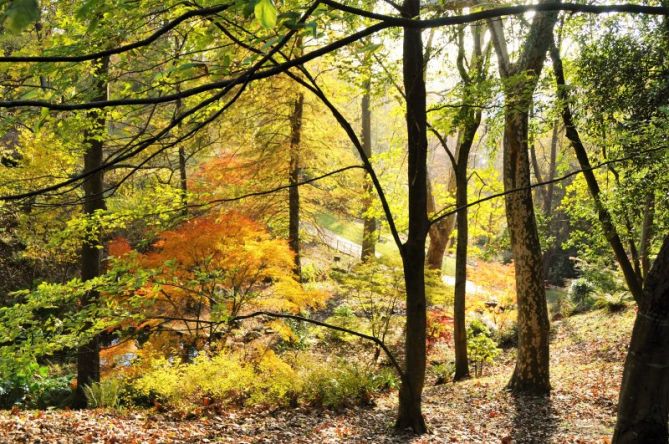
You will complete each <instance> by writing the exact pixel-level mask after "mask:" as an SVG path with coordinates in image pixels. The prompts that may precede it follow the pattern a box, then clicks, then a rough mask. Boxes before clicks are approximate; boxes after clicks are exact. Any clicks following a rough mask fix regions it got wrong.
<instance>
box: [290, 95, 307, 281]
mask: <svg viewBox="0 0 669 444" xmlns="http://www.w3.org/2000/svg"><path fill="white" fill-rule="evenodd" d="M303 112H304V94H303V93H302V92H300V93H299V94H298V95H297V98H296V99H295V103H294V105H293V112H292V114H291V116H290V166H289V168H290V171H289V173H288V178H289V183H290V184H291V185H292V186H291V187H290V188H289V189H288V244H289V245H290V248H291V250H293V253H294V254H295V268H294V271H295V274H296V275H297V277H298V278H299V277H300V276H301V275H302V265H301V259H300V189H299V187H298V186H297V184H298V183H299V180H300V142H301V140H302V114H303Z"/></svg>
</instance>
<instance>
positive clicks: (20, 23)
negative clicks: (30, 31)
mask: <svg viewBox="0 0 669 444" xmlns="http://www.w3.org/2000/svg"><path fill="white" fill-rule="evenodd" d="M39 16H40V9H39V4H38V3H37V0H12V1H11V2H10V3H9V7H8V8H7V10H6V11H5V21H4V25H5V28H6V29H8V30H9V31H10V32H13V33H19V32H21V31H23V30H24V29H25V28H26V27H28V25H30V24H31V23H34V22H36V21H37V20H38V19H39Z"/></svg>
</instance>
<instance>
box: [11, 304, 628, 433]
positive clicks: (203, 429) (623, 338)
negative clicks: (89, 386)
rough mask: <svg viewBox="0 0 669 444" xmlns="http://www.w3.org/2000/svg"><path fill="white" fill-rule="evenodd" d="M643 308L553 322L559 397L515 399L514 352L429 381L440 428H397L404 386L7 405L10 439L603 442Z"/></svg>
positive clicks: (429, 415)
mask: <svg viewBox="0 0 669 444" xmlns="http://www.w3.org/2000/svg"><path fill="white" fill-rule="evenodd" d="M633 318H634V310H632V309H628V310H627V311H625V312H622V313H618V314H609V313H606V312H604V311H595V312H591V313H587V314H582V315H576V316H573V317H570V318H566V319H563V320H561V321H557V322H554V323H553V335H552V350H551V354H552V355H551V365H552V368H551V378H552V384H553V389H554V390H553V393H552V396H551V397H550V399H543V398H514V397H513V396H511V395H510V394H509V393H508V392H506V391H505V390H504V385H505V383H506V381H508V378H509V377H510V375H511V372H512V370H513V352H512V351H509V352H505V353H504V355H503V356H502V357H501V358H500V359H499V362H498V363H497V364H496V365H495V366H494V367H490V368H488V369H486V371H485V375H484V377H482V378H478V379H471V380H468V381H464V382H461V383H458V384H450V383H449V384H444V385H438V386H435V385H432V384H430V381H428V386H427V387H426V390H425V395H424V406H425V407H424V411H425V415H426V419H427V422H428V424H429V426H430V431H431V433H430V434H428V435H424V436H422V437H415V436H411V435H408V434H398V433H396V432H395V431H394V430H393V427H392V426H393V418H394V415H395V409H396V397H397V394H396V392H392V393H389V394H387V395H384V396H382V397H379V398H377V399H376V400H375V406H373V407H360V408H354V409H348V410H345V411H343V412H330V411H322V410H314V409H309V408H306V407H304V408H302V407H301V408H296V409H283V410H276V411H245V410H242V411H239V410H238V411H230V412H226V413H224V414H220V415H215V416H211V417H207V418H199V419H194V420H180V419H175V418H171V417H169V416H166V415H163V414H158V413H155V412H152V411H150V410H148V411H139V412H108V411H97V410H88V411H57V410H52V411H46V412H44V411H14V412H0V442H2V443H5V442H7V443H14V442H16V443H98V442H99V443H215V442H222V443H321V444H324V443H342V442H343V443H364V442H368V443H442V442H444V443H451V442H458V443H479V442H481V443H511V442H514V443H516V442H518V443H546V442H556V443H604V442H609V436H610V435H611V433H612V429H613V426H614V423H615V412H616V403H617V396H618V388H619V384H620V379H621V375H622V365H623V361H624V358H625V352H626V348H627V344H628V340H629V334H630V332H631V327H632V323H633Z"/></svg>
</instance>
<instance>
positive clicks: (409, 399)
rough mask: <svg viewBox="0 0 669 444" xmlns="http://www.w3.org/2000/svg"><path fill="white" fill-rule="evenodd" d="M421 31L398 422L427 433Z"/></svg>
mask: <svg viewBox="0 0 669 444" xmlns="http://www.w3.org/2000/svg"><path fill="white" fill-rule="evenodd" d="M402 9H403V10H402V15H403V16H404V17H411V18H416V17H418V16H419V12H420V0H406V1H405V2H404V5H403V8H402ZM423 70H424V62H423V42H422V40H421V30H420V29H414V28H405V29H404V55H403V74H404V90H405V93H406V108H407V109H406V120H407V148H408V162H407V163H408V166H407V173H408V183H409V233H408V239H407V241H406V243H405V244H404V245H403V247H402V261H403V266H404V279H405V283H406V292H407V294H406V338H405V375H406V377H405V380H404V381H403V382H402V386H401V388H400V399H399V409H398V415H397V422H396V426H397V427H398V428H399V429H405V428H411V429H412V430H413V431H414V432H415V433H425V432H427V426H426V424H425V419H424V418H423V413H422V409H421V399H422V393H423V385H424V383H425V366H426V343H425V340H426V328H427V314H426V301H425V242H426V239H427V230H428V218H427V115H426V109H425V108H426V93H425V80H424V76H423Z"/></svg>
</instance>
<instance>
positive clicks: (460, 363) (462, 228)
mask: <svg viewBox="0 0 669 444" xmlns="http://www.w3.org/2000/svg"><path fill="white" fill-rule="evenodd" d="M456 175H457V188H456V192H455V202H456V206H457V208H461V209H460V210H458V216H457V220H458V221H457V224H458V235H457V244H456V250H455V297H454V300H453V345H454V348H455V375H454V377H453V378H454V379H455V380H456V381H460V380H462V379H465V378H468V377H469V362H468V359H467V326H466V322H465V311H466V303H465V301H466V296H467V244H468V243H469V224H468V221H467V214H468V211H467V207H466V205H467V163H466V162H465V164H464V165H462V164H460V163H459V162H458V170H457V173H456Z"/></svg>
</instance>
